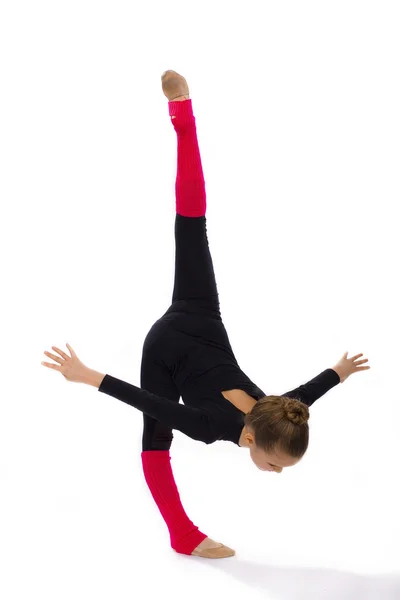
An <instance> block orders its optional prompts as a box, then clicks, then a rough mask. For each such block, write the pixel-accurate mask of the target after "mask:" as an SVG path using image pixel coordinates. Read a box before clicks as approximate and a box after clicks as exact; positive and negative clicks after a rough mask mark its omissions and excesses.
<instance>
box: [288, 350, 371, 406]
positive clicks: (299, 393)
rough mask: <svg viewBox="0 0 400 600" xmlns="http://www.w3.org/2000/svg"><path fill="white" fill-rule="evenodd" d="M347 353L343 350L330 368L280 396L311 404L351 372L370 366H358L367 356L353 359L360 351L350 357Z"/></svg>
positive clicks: (366, 360) (365, 360) (366, 359)
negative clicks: (342, 353) (340, 356)
mask: <svg viewBox="0 0 400 600" xmlns="http://www.w3.org/2000/svg"><path fill="white" fill-rule="evenodd" d="M347 355H348V352H345V353H344V355H343V356H342V358H341V359H340V360H339V361H338V362H337V363H336V365H335V366H334V367H333V368H332V369H326V370H325V371H322V373H320V374H319V375H317V377H314V379H311V381H309V382H308V383H305V384H304V385H301V386H300V387H298V388H296V389H294V390H291V391H290V392H286V394H282V396H288V397H289V398H296V399H297V400H300V401H301V402H303V403H304V404H307V406H311V405H312V404H313V403H314V402H315V401H316V400H318V398H320V397H321V396H323V395H324V394H326V392H328V391H329V390H330V389H331V388H333V387H334V386H335V385H337V384H338V383H343V382H344V381H345V380H346V379H347V378H348V377H349V376H350V375H352V374H353V373H358V372H359V371H365V370H366V369H370V368H371V367H369V366H367V367H360V366H359V365H361V364H363V363H366V362H368V358H364V359H363V360H359V361H355V359H356V358H359V357H360V356H362V353H361V354H356V355H355V356H352V357H351V358H348V357H347Z"/></svg>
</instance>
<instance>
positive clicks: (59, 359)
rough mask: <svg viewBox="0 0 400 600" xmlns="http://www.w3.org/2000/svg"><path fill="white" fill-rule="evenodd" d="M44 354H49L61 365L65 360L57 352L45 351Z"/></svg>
mask: <svg viewBox="0 0 400 600" xmlns="http://www.w3.org/2000/svg"><path fill="white" fill-rule="evenodd" d="M44 354H45V355H46V356H48V357H49V358H52V359H53V360H55V361H56V362H58V363H59V364H60V365H62V364H63V362H64V361H63V360H62V359H61V358H60V357H59V356H56V355H55V354H51V352H44Z"/></svg>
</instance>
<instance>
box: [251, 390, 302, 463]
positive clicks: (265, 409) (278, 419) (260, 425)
mask: <svg viewBox="0 0 400 600" xmlns="http://www.w3.org/2000/svg"><path fill="white" fill-rule="evenodd" d="M309 417H310V413H309V410H308V406H307V405H306V404H303V402H300V401H299V400H296V399H294V398H288V397H287V396H264V397H263V398H261V399H260V400H258V402H257V403H256V404H255V405H254V407H253V408H252V410H251V411H250V412H249V413H247V414H246V415H245V418H244V424H245V425H246V426H247V427H249V428H250V429H251V430H252V432H253V433H254V439H255V444H256V446H258V447H259V448H261V449H262V450H264V451H266V452H270V451H271V450H275V451H276V452H282V453H283V454H287V455H288V456H290V457H293V458H301V457H302V456H303V455H304V454H305V452H306V450H307V447H308V435H309V428H308V419H309Z"/></svg>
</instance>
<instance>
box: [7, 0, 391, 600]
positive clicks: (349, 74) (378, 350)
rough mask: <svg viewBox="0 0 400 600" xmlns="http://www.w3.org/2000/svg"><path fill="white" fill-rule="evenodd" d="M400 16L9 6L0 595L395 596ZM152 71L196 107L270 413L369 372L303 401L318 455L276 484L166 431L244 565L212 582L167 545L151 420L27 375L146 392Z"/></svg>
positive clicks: (156, 271)
mask: <svg viewBox="0 0 400 600" xmlns="http://www.w3.org/2000/svg"><path fill="white" fill-rule="evenodd" d="M398 11H399V5H398V3H397V2H394V1H393V2H389V1H383V0H379V1H374V2H368V1H365V0H363V1H359V2H356V1H353V2H352V1H349V0H346V1H338V0H336V2H319V1H314V2H310V1H302V2H297V1H288V0H287V1H285V2H269V1H265V0H264V1H257V2H255V1H248V2H245V3H243V4H242V3H238V2H215V1H213V2H201V3H200V2H199V3H194V2H188V1H186V2H183V1H182V2H177V1H173V0H171V1H170V2H165V3H161V2H148V3H144V2H143V3H139V2H138V3H133V2H129V1H117V0H113V2H111V1H108V2H91V1H89V0H79V1H76V0H69V1H68V2H50V1H47V2H45V1H36V2H22V1H18V0H12V1H11V0H9V1H6V0H5V1H3V2H2V4H1V10H0V53H1V72H0V86H1V88H2V91H1V94H0V127H1V131H0V148H1V156H0V160H1V179H0V185H1V189H0V194H1V241H0V244H1V248H0V250H1V265H2V266H1V271H2V275H1V279H2V294H1V304H2V309H1V334H2V335H1V348H0V352H1V363H0V364H1V400H0V401H1V417H0V565H1V566H0V570H1V574H0V596H1V598H2V599H3V600H15V599H24V600H25V599H27V600H28V599H29V600H30V599H31V598H36V597H37V598H41V600H47V599H54V598H57V600H64V599H65V600H67V599H68V600H70V599H74V600H87V599H88V598H90V599H91V598H93V599H94V598H95V599H96V600H100V599H103V598H104V599H110V600H111V599H112V600H114V599H118V600H127V599H132V598H137V597H142V598H148V599H150V600H153V598H154V599H156V598H162V599H163V600H165V599H169V598H174V599H175V600H180V599H188V598H190V599H191V600H197V599H200V598H201V599H202V598H205V597H207V598H216V597H222V596H223V597H227V598H230V599H236V598H244V597H249V595H250V596H251V598H252V599H254V600H256V599H259V598H260V599H261V598H263V599H267V600H269V599H274V600H292V599H295V600H305V599H307V600H320V599H321V598H324V599H326V598H328V599H336V598H337V599H340V600H347V599H353V598H354V599H356V598H359V597H363V598H366V599H368V600H370V599H374V600H375V599H377V598H379V599H380V600H386V599H390V600H392V599H395V598H398V597H399V595H400V556H399V549H398V548H399V547H398V539H399V535H400V526H399V519H398V514H399V513H398V506H399V504H400V497H399V491H398V473H399V458H400V449H399V418H400V410H399V401H400V398H399V391H398V373H399V365H400V361H399V358H400V356H399V334H400V325H399V316H398V311H399V300H400V294H399V291H398V290H399V283H398V276H399V268H398V260H399V245H400V244H399V233H398V231H399V229H398V228H399V225H398V217H397V215H398V202H399V191H400V189H399V188H400V184H399V174H398V173H399V159H400V149H399V138H400V119H399V106H400V89H399V56H400V41H399V35H398V32H399V26H400V19H399V13H398ZM166 69H174V70H176V71H178V72H180V73H182V74H183V75H184V76H185V77H186V78H187V80H188V83H189V86H190V94H191V98H192V101H193V109H194V114H195V116H196V124H197V132H198V138H199V144H200V150H201V156H202V164H203V170H204V175H205V178H206V189H207V227H208V236H209V243H210V249H211V253H212V256H213V261H214V268H215V272H216V277H217V283H218V291H219V294H220V302H221V311H222V317H223V320H224V323H225V326H226V328H227V331H228V334H229V337H230V340H231V342H232V347H233V350H234V352H235V354H236V357H237V359H238V361H239V364H240V366H241V368H242V369H243V370H244V372H245V373H246V374H247V375H248V376H249V377H250V378H251V379H252V380H253V381H254V382H255V383H256V385H258V386H259V387H261V388H262V389H263V390H264V391H265V392H266V393H267V394H268V393H271V394H282V393H284V392H285V391H287V390H289V389H292V388H294V387H297V386H298V385H300V384H302V383H305V382H306V381H308V380H309V379H311V378H313V377H315V376H316V375H317V374H318V373H320V372H321V371H323V370H324V369H326V368H328V367H332V366H333V365H334V364H335V363H336V362H337V361H338V360H339V359H340V358H341V356H342V355H343V354H344V352H346V351H348V352H349V356H353V355H355V354H358V353H360V352H362V353H364V357H365V358H368V359H369V363H368V364H369V365H370V366H371V369H370V370H369V371H363V372H361V373H357V374H354V375H352V376H351V377H350V378H349V379H348V380H347V381H346V382H345V383H343V384H340V385H338V386H336V387H335V388H334V389H332V390H331V391H329V392H328V393H327V394H326V395H325V396H323V397H322V398H321V399H319V400H318V401H317V402H316V403H315V404H314V405H313V407H312V408H311V420H310V446H309V451H308V452H307V454H306V456H305V457H304V459H303V460H302V461H301V463H300V464H299V465H298V466H296V467H293V468H289V469H285V470H284V472H283V473H282V474H279V475H278V474H275V473H264V472H261V471H259V470H258V469H256V467H255V466H254V465H253V463H252V462H251V460H250V457H249V453H248V450H247V449H241V448H238V447H236V446H234V445H233V444H231V443H227V442H218V443H215V444H213V445H211V446H206V445H205V444H203V443H200V442H196V441H194V440H191V439H190V438H187V437H185V436H184V435H183V434H181V433H180V432H175V439H174V442H173V445H172V448H171V456H172V465H173V469H174V473H175V477H176V481H177V485H178V488H179V490H180V494H181V499H182V502H183V505H184V507H185V509H186V512H187V513H188V515H189V517H190V518H191V519H192V520H193V521H194V522H195V523H196V525H198V526H199V527H200V529H201V530H202V531H204V532H205V533H206V534H207V535H209V536H210V537H211V538H213V539H215V540H217V541H222V542H224V543H225V544H227V545H229V546H231V547H233V548H235V550H236V556H235V557H233V558H229V559H225V560H218V561H212V560H206V559H201V558H194V557H187V556H182V555H178V554H176V553H175V552H174V551H173V550H172V549H171V548H170V545H169V535H168V530H167V528H166V526H165V524H164V522H163V520H162V518H161V516H160V514H159V512H158V509H157V507H156V505H155V503H154V502H153V500H152V498H151V496H150V492H149V491H148V488H147V486H146V483H145V480H144V477H143V473H142V469H141V459H140V453H141V436H142V414H141V413H140V412H139V411H136V410H135V409H133V408H132V407H130V406H128V405H126V404H124V403H122V402H120V401H118V400H115V399H114V398H111V397H109V396H106V395H104V394H101V393H99V392H98V391H97V390H96V389H95V388H93V387H88V386H84V385H82V384H75V383H70V382H67V381H66V380H65V379H64V378H63V377H62V375H60V374H59V373H57V372H55V371H51V370H50V369H46V368H45V367H43V366H41V364H40V363H41V361H42V360H47V359H46V357H45V356H44V354H43V352H44V351H45V350H51V346H52V345H56V346H59V347H61V348H63V349H64V350H66V346H65V344H66V342H68V343H69V344H71V346H72V347H73V348H74V350H75V351H76V352H77V354H78V356H79V358H80V359H81V360H82V361H83V362H84V363H85V364H87V365H88V366H89V367H91V368H93V369H95V370H97V371H100V372H102V373H109V374H111V375H114V376H115V377H119V378H121V379H124V380H127V381H129V382H130V383H133V384H135V385H137V386H139V375H140V370H139V367H140V359H141V349H142V344H143V340H144V338H145V336H146V334H147V331H148V330H149V328H150V327H151V325H152V324H153V323H154V321H155V320H156V319H158V318H159V317H160V316H161V315H162V314H163V313H164V312H165V311H166V310H167V308H168V307H169V305H170V302H171V295H172V287H173V275H174V256H175V247H174V229H173V228H174V219H175V195H174V192H175V189H174V186H175V177H176V134H175V132H174V129H173V127H172V124H171V122H170V118H169V116H168V105H167V100H166V98H165V97H164V95H163V93H162V90H161V74H162V73H163V72H164V71H165V70H166ZM364 357H363V358H364ZM139 594H140V596H139Z"/></svg>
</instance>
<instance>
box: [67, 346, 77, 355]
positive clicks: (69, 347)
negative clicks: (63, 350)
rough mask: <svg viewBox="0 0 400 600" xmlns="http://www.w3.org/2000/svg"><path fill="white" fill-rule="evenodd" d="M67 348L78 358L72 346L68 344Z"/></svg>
mask: <svg viewBox="0 0 400 600" xmlns="http://www.w3.org/2000/svg"><path fill="white" fill-rule="evenodd" d="M67 348H68V350H69V351H70V352H71V356H73V357H74V358H76V354H75V352H74V350H73V349H72V348H71V346H70V345H69V344H67Z"/></svg>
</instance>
